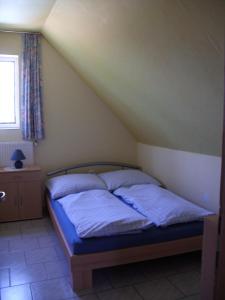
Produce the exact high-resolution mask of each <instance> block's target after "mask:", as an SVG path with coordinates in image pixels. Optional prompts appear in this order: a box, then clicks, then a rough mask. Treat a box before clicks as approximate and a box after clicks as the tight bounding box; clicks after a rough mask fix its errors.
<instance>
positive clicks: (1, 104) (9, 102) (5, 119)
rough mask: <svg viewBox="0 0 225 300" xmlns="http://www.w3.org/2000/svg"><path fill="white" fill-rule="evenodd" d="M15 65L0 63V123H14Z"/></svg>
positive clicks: (7, 62) (8, 62)
mask: <svg viewBox="0 0 225 300" xmlns="http://www.w3.org/2000/svg"><path fill="white" fill-rule="evenodd" d="M14 76H15V63H14V62H13V61H1V62H0V123H16V116H15V78H14Z"/></svg>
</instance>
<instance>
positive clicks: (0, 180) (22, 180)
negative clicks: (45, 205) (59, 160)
mask: <svg viewBox="0 0 225 300" xmlns="http://www.w3.org/2000/svg"><path fill="white" fill-rule="evenodd" d="M0 190H1V191H4V192H5V193H6V197H5V201H3V202H2V203H1V204H0V222H5V221H15V220H24V219H33V218H40V217H42V186H41V169H40V168H39V167H37V166H31V167H25V168H23V169H12V168H0Z"/></svg>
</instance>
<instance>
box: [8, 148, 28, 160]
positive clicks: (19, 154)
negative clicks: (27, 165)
mask: <svg viewBox="0 0 225 300" xmlns="http://www.w3.org/2000/svg"><path fill="white" fill-rule="evenodd" d="M24 159H26V157H25V155H24V154H23V152H22V151H21V150H20V149H16V150H15V151H14V152H13V154H12V156H11V160H15V161H17V160H24Z"/></svg>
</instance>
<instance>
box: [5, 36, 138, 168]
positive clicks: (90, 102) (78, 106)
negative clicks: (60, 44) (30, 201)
mask: <svg viewBox="0 0 225 300" xmlns="http://www.w3.org/2000/svg"><path fill="white" fill-rule="evenodd" d="M42 42H43V43H42V60H43V87H44V89H43V92H44V99H43V100H44V119H45V128H46V139H45V140H44V141H42V142H40V144H39V145H38V146H37V148H36V149H35V154H36V155H35V157H36V161H37V163H38V164H40V165H41V166H42V167H43V168H44V169H46V170H47V169H48V170H50V169H53V168H57V167H62V166H65V165H70V164H71V163H76V162H85V161H93V160H120V161H127V162H135V161H136V141H135V139H134V138H133V137H132V136H131V134H130V133H129V132H128V131H127V129H125V128H124V126H123V125H122V124H121V122H120V121H119V120H118V119H117V117H115V116H114V115H113V113H112V112H111V111H110V110H109V109H108V108H107V106H106V105H105V104H104V103H102V102H101V101H100V100H99V98H98V97H97V96H96V95H95V93H94V92H93V91H92V90H91V89H90V88H89V87H88V86H87V85H86V84H85V83H84V82H83V81H82V80H81V79H80V78H79V77H78V75H77V74H76V73H75V72H74V70H73V69H72V68H71V67H70V66H69V65H68V64H67V63H66V62H65V60H64V59H63V58H62V57H61V55H59V54H58V52H57V51H56V50H55V49H54V48H52V47H51V46H50V45H49V43H48V42H47V41H46V40H45V39H43V40H42ZM0 53H5V54H20V53H21V36H20V35H19V34H12V33H0ZM20 139H21V134H20V132H19V131H16V130H6V131H2V130H0V141H10V140H20Z"/></svg>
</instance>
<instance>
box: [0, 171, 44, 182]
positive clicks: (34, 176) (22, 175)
mask: <svg viewBox="0 0 225 300" xmlns="http://www.w3.org/2000/svg"><path fill="white" fill-rule="evenodd" d="M40 179H41V172H40V171H32V172H7V173H4V174H0V182H21V181H34V180H40Z"/></svg>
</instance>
